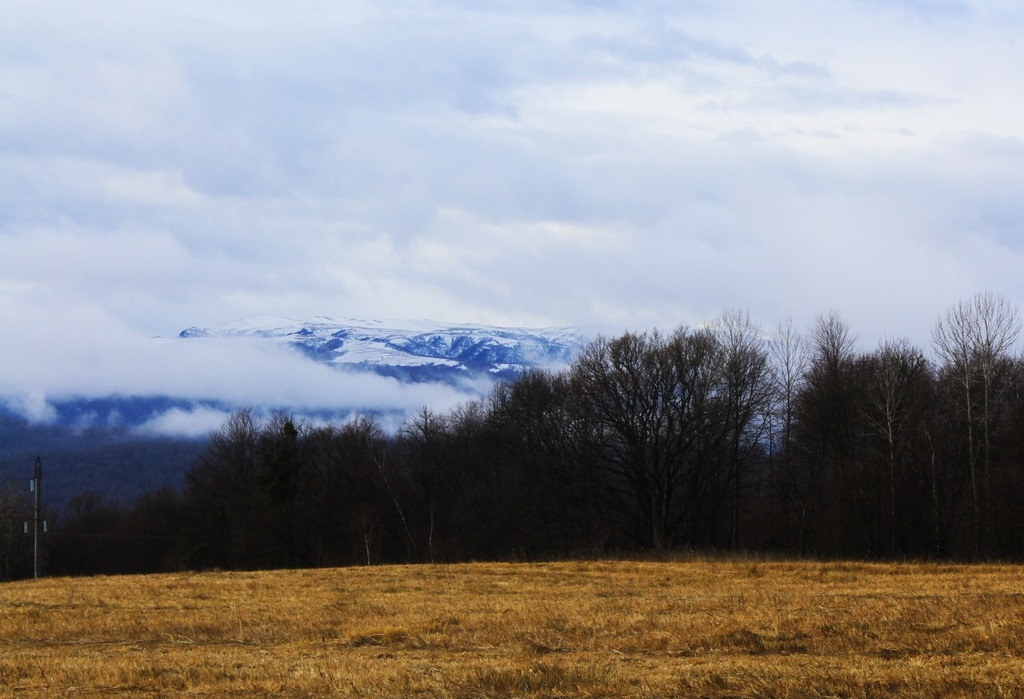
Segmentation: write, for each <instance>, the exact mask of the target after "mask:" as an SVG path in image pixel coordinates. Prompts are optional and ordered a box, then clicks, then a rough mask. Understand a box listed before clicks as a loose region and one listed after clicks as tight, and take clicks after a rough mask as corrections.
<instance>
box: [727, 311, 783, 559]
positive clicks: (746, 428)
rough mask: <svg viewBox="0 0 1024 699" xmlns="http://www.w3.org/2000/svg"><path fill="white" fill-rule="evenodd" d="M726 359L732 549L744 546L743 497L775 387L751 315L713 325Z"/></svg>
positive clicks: (730, 314) (735, 314) (729, 314)
mask: <svg viewBox="0 0 1024 699" xmlns="http://www.w3.org/2000/svg"><path fill="white" fill-rule="evenodd" d="M714 333H715V336H716V337H717V339H718V345H719V348H720V352H721V360H722V370H721V377H722V393H721V397H722V400H723V401H724V406H723V415H724V418H725V425H724V427H725V430H726V433H727V439H728V457H727V458H728V461H729V481H730V483H729V488H730V490H731V491H732V507H731V511H730V522H729V545H730V546H731V547H732V548H739V546H740V494H741V492H740V491H741V489H742V484H743V480H744V477H745V474H746V470H747V468H748V465H749V462H750V459H751V456H752V455H753V454H754V453H755V452H757V451H758V450H759V449H760V448H761V446H762V443H763V439H764V437H765V435H766V433H767V429H768V414H769V412H770V410H771V404H772V394H773V386H772V382H771V374H770V369H769V364H768V351H767V343H766V341H765V339H764V336H763V333H762V331H761V328H760V327H759V326H758V325H756V324H755V323H754V322H753V321H751V319H750V314H749V313H748V312H747V311H740V310H732V311H727V312H725V313H724V314H722V316H721V317H720V318H719V319H718V320H717V321H716V322H715V323H714Z"/></svg>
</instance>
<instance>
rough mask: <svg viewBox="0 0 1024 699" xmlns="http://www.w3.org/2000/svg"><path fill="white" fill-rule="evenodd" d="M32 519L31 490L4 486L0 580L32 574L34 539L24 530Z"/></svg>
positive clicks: (0, 497)
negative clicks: (29, 491) (26, 534)
mask: <svg viewBox="0 0 1024 699" xmlns="http://www.w3.org/2000/svg"><path fill="white" fill-rule="evenodd" d="M31 516H32V502H31V500H30V499H29V496H28V490H27V488H25V487H21V488H19V487H17V486H16V485H14V484H13V483H5V484H3V485H2V486H0V580H10V579H11V578H13V577H15V576H16V574H17V573H18V572H19V571H21V570H26V571H27V572H28V573H29V574H31V573H32V566H31V563H32V561H31V537H29V536H25V534H24V532H23V530H22V524H23V523H24V522H25V521H26V520H28V519H31Z"/></svg>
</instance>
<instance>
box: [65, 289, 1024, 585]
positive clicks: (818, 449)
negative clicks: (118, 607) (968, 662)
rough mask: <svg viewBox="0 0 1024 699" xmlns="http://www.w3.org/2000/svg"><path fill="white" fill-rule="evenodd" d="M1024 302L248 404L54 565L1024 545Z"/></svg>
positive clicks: (70, 545) (592, 354) (831, 317)
mask: <svg viewBox="0 0 1024 699" xmlns="http://www.w3.org/2000/svg"><path fill="white" fill-rule="evenodd" d="M1019 331H1020V320H1019V317H1018V314H1017V311H1016V309H1014V308H1012V307H1010V306H1008V305H1007V304H1006V303H1004V302H1003V301H1001V300H1000V299H999V298H997V297H994V296H991V295H987V294H983V295H978V296H976V297H974V298H972V299H970V300H967V301H964V302H962V303H960V304H958V305H956V306H955V307H953V308H951V309H950V310H949V312H947V313H946V314H945V315H944V316H943V317H942V318H941V319H940V321H939V322H938V323H937V324H936V327H935V332H934V343H933V345H932V346H931V347H929V348H928V352H927V353H926V350H925V349H924V348H921V347H917V346H914V345H913V344H912V343H910V342H908V341H905V340H892V341H885V342H883V343H882V344H881V345H879V346H878V347H876V348H874V349H871V350H869V351H862V350H858V349H857V344H856V342H855V336H854V334H853V331H852V330H851V328H849V327H848V326H847V324H846V323H845V322H844V321H843V320H842V319H841V318H840V317H839V316H838V315H837V314H834V313H832V314H825V315H822V316H820V317H819V318H818V319H817V321H816V322H815V323H814V325H813V327H812V328H810V330H809V332H808V333H807V334H806V335H800V334H798V333H797V332H796V331H795V330H794V329H793V327H792V326H791V325H784V326H782V327H780V328H777V329H776V330H775V331H774V332H770V333H769V332H766V331H764V330H763V329H762V328H760V327H758V326H757V325H756V324H754V323H753V322H752V321H751V320H750V318H749V316H748V315H747V314H745V313H743V312H728V313H726V314H724V315H723V316H722V317H721V318H719V319H718V320H717V321H716V322H714V323H712V324H710V325H708V326H707V327H700V328H685V327H683V328H679V329H677V330H676V331H674V332H672V333H670V334H662V333H658V332H646V333H628V334H625V335H622V336H620V337H616V338H599V339H597V340H595V341H594V342H592V343H591V344H590V345H588V346H587V347H586V348H585V349H584V350H583V351H582V353H581V354H580V355H578V356H577V358H576V359H575V360H574V361H573V362H572V363H571V364H570V365H569V366H568V367H567V368H566V369H564V370H560V371H540V370H535V371H529V372H527V373H524V374H522V375H520V376H519V377H517V378H515V379H512V380H508V381H504V382H501V383H499V384H497V385H496V387H495V389H494V390H493V392H492V393H491V394H490V395H489V396H488V397H487V398H485V399H483V400H479V401H474V402H469V403H466V404H464V405H462V406H460V407H459V408H457V409H455V410H452V411H450V412H446V413H437V412H433V411H431V410H428V409H424V410H423V411H421V412H420V413H419V414H418V415H416V416H415V417H413V418H411V419H409V420H408V421H406V423H405V424H404V425H403V426H402V428H401V429H400V430H398V431H397V433H395V434H387V433H385V432H384V430H382V429H381V427H380V426H379V425H378V424H377V423H376V422H375V421H374V420H373V419H372V418H369V417H362V418H357V419H353V420H350V421H348V422H345V423H344V424H339V425H329V426H324V425H308V424H303V423H302V422H301V421H299V420H296V419H295V418H294V417H293V416H290V415H288V414H284V413H281V414H277V415H275V416H273V417H272V418H261V417H260V416H259V415H258V414H257V413H255V412H252V411H240V412H237V413H235V414H234V415H233V416H232V417H231V418H230V420H229V421H228V422H227V423H226V424H225V425H224V426H223V427H222V428H221V429H220V430H218V431H216V432H215V433H214V434H212V435H211V436H210V439H209V442H208V444H207V445H206V447H205V450H204V451H203V453H202V455H201V457H200V458H199V459H198V460H197V461H196V463H195V465H194V466H193V467H192V468H191V470H190V471H189V473H188V475H187V477H186V482H185V484H184V487H183V489H182V490H181V492H177V491H173V490H164V491H162V492H160V493H157V494H153V495H151V496H148V497H146V498H143V499H142V500H140V501H139V502H138V503H137V504H136V505H134V506H133V507H124V506H117V507H113V506H108V505H105V504H104V503H103V502H90V501H79V502H77V503H76V505H75V507H74V508H72V509H71V510H70V511H69V512H67V513H66V514H65V516H63V517H62V518H61V521H60V526H59V528H58V529H57V530H56V531H55V532H54V535H53V536H52V538H51V539H50V541H49V544H48V545H49V555H50V560H49V566H50V569H51V570H52V571H53V572H67V573H79V572H91V571H95V570H101V569H102V570H129V569H130V570H138V569H140V568H145V569H169V568H177V567H199V568H207V567H219V568H227V569H250V568H262V567H278V566H316V565H345V564H373V563H381V562H416V561H424V562H426V561H431V562H440V561H462V560H480V559H508V558H526V559H531V558H547V557H564V556H573V555H594V554H602V553H608V552H627V551H628V552H635V551H658V550H666V549H687V550H690V549H696V550H715V551H721V550H745V551H751V550H756V551H766V552H777V553H782V554H786V555H799V556H821V557H836V556H841V557H857V558H907V557H912V558H921V557H941V558H963V559H980V558H995V557H998V558H1010V559H1020V558H1022V557H1024V510H1022V508H1021V507H1020V502H1022V496H1024V468H1022V466H1024V400H1022V397H1024V360H1022V359H1021V357H1020V355H1019V354H1018V353H1017V345H1016V341H1017V337H1018V334H1019Z"/></svg>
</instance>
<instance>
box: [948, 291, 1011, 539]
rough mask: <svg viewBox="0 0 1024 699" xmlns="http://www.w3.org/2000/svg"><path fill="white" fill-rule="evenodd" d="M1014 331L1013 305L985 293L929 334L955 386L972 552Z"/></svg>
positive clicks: (950, 313)
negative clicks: (966, 476) (960, 416)
mask: <svg viewBox="0 0 1024 699" xmlns="http://www.w3.org/2000/svg"><path fill="white" fill-rule="evenodd" d="M1020 332H1021V319H1020V314H1019V312H1018V311H1017V309H1016V307H1014V306H1012V305H1011V304H1010V303H1009V302H1007V301H1006V300H1005V299H1003V298H1000V297H998V296H995V295H994V294H992V293H990V292H983V293H978V294H975V295H974V296H973V297H971V298H970V299H967V300H963V301H960V302H958V303H956V304H955V305H953V306H952V307H951V308H950V309H949V310H948V311H946V313H945V315H943V316H941V317H940V318H939V320H938V321H937V322H936V324H935V328H934V330H933V331H932V343H933V345H934V347H935V351H936V354H937V355H938V357H939V359H940V361H941V362H943V364H944V368H945V370H946V373H947V374H948V376H949V377H950V378H951V379H952V380H953V381H954V382H955V385H956V387H957V394H958V398H957V399H956V403H957V404H959V406H960V410H961V411H962V414H963V418H964V425H965V428H966V435H965V437H966V441H967V453H968V458H967V461H968V464H967V468H968V473H969V478H970V493H971V516H972V526H973V535H974V546H975V553H976V554H977V553H979V549H980V547H981V544H982V539H983V531H982V530H983V519H984V517H987V507H986V505H987V500H988V493H989V479H990V474H991V456H992V437H993V433H994V431H995V429H996V426H997V421H996V419H995V418H996V414H997V411H998V408H999V407H1000V401H1001V399H1002V397H1003V395H1002V391H1003V387H1004V386H1005V382H1004V381H1003V380H1002V379H1003V378H1004V376H1005V374H1006V373H1007V370H1008V368H1009V363H1010V362H1009V358H1010V352H1011V350H1012V349H1013V347H1014V345H1015V343H1016V342H1017V338H1018V337H1019V335H1020ZM986 528H987V527H986Z"/></svg>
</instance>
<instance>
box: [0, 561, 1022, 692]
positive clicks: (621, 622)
mask: <svg viewBox="0 0 1024 699" xmlns="http://www.w3.org/2000/svg"><path fill="white" fill-rule="evenodd" d="M1021 573H1022V570H1021V568H1018V567H1012V566H994V565H993V566H959V565H935V564H901V565H887V564H877V565H869V564H861V563H777V562H754V561H691V562H676V563H654V562H580V563H551V564H471V565H455V566H408V567H401V566H395V567H374V568H348V569H338V570H302V571H278V572H260V573H204V574H180V575H154V576H141V577H98V578H79V579H68V578H62V579H46V580H40V581H25V582H19V583H9V584H5V585H0V696H19V697H55V696H70V697H100V696H104V697H106V696H153V697H156V696H160V697H165V696H168V697H174V696H208V697H225V696H239V697H241V696H245V697H249V696H283V697H298V696H356V697H395V696H436V697H451V698H465V699H470V698H474V699H477V698H480V699H482V698H486V697H675V696H683V697H986V698H990V697H1024V660H1022V658H1024V594H1022V593H1024V578H1022V576H1021Z"/></svg>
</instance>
